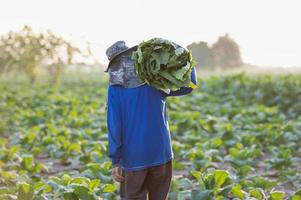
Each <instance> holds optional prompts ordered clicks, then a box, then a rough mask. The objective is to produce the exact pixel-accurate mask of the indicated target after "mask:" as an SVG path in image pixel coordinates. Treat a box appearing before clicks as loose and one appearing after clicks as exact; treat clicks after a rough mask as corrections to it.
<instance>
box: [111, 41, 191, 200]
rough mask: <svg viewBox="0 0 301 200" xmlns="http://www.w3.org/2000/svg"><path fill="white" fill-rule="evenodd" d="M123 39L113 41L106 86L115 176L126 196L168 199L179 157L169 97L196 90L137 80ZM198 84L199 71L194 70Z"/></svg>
mask: <svg viewBox="0 0 301 200" xmlns="http://www.w3.org/2000/svg"><path fill="white" fill-rule="evenodd" d="M136 49H137V46H133V47H131V48H128V47H127V46H126V44H125V42H124V41H118V42H116V43H114V44H113V45H112V46H110V47H109V48H108V49H107V51H106V54H107V56H108V59H109V64H108V68H107V70H106V72H109V86H108V89H107V92H108V94H107V127H108V142H109V145H108V146H109V147H108V152H109V158H110V159H111V161H112V165H113V169H112V175H113V178H114V180H116V181H118V182H120V196H121V199H139V200H140V199H141V200H145V199H146V198H147V195H148V198H149V199H150V200H164V199H166V198H167V194H168V191H169V187H170V182H171V177H172V159H173V157H174V155H173V151H172V147H171V140H170V131H169V126H168V116H167V113H166V97H168V96H181V95H185V94H188V93H190V92H191V91H192V90H193V89H192V88H189V87H181V88H180V89H179V90H177V91H172V92H171V93H170V94H166V93H164V92H163V91H161V90H158V89H156V88H154V87H152V86H149V85H147V84H146V83H143V82H141V81H139V80H138V79H137V76H136V73H135V71H134V64H133V61H132V59H131V54H132V52H133V51H134V50H136ZM191 79H192V82H194V83H195V84H197V77H196V70H195V68H193V70H192V73H191Z"/></svg>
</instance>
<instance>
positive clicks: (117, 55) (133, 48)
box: [105, 45, 138, 72]
mask: <svg viewBox="0 0 301 200" xmlns="http://www.w3.org/2000/svg"><path fill="white" fill-rule="evenodd" d="M137 47H138V45H135V46H132V47H131V48H128V49H125V50H123V51H121V52H119V53H118V54H116V55H115V56H114V57H113V58H112V59H111V60H110V62H109V64H108V67H107V69H106V70H105V72H108V71H109V68H110V65H111V63H112V62H113V61H114V60H115V59H116V58H117V57H119V56H120V55H121V54H123V53H125V52H128V51H131V50H136V49H137Z"/></svg>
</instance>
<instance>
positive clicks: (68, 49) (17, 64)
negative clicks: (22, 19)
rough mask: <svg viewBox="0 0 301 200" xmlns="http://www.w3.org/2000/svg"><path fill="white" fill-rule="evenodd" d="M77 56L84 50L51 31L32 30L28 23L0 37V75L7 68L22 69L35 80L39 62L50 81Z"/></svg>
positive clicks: (12, 69)
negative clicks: (20, 28) (37, 31)
mask: <svg viewBox="0 0 301 200" xmlns="http://www.w3.org/2000/svg"><path fill="white" fill-rule="evenodd" d="M76 56H77V57H78V56H84V54H83V52H82V51H81V50H80V49H79V48H77V47H75V46H74V45H73V44H72V43H70V42H68V41H66V40H64V39H63V38H61V37H59V36H57V35H55V34H54V33H52V32H51V31H47V32H46V33H39V34H35V33H34V32H33V31H32V28H31V27H29V26H25V27H24V28H23V29H22V30H21V31H17V32H13V31H11V32H9V33H8V34H6V35H3V36H1V37H0V75H1V74H2V73H6V72H10V71H16V72H25V73H26V75H27V76H28V77H29V79H30V81H31V82H34V81H35V80H36V78H37V71H38V66H44V67H45V68H47V69H48V71H49V74H50V76H51V77H52V79H53V81H57V80H58V79H59V77H60V75H61V73H62V72H63V70H64V69H65V67H66V66H68V65H70V64H73V63H74V62H75V57H76Z"/></svg>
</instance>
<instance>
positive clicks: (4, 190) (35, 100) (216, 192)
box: [0, 74, 301, 200]
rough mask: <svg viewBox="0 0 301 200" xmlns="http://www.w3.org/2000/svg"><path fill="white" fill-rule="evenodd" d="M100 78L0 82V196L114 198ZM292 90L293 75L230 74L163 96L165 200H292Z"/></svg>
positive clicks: (299, 134) (296, 89) (296, 155)
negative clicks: (168, 178) (167, 164)
mask: <svg viewBox="0 0 301 200" xmlns="http://www.w3.org/2000/svg"><path fill="white" fill-rule="evenodd" d="M106 84H107V83H103V82H100V81H98V80H97V81H95V80H93V79H91V80H89V81H87V82H79V81H75V82H67V81H66V82H63V84H62V85H61V86H60V87H56V86H49V85H46V84H44V83H41V84H36V85H29V84H25V83H24V84H14V83H13V82H8V83H4V82H1V83H0V88H1V93H0V106H1V107H3V108H5V112H0V118H1V120H3V121H4V123H3V125H2V128H1V129H0V199H1V200H2V199H4V200H9V199H18V198H19V199H20V198H21V199H35V200H40V199H99V198H102V199H116V196H117V194H118V184H115V183H114V182H113V180H112V177H111V162H110V161H109V160H108V157H107V144H108V143H107V135H106V134H107V128H106V110H105V102H106V86H107V85H106ZM300 88H301V77H300V76H299V75H287V76H277V77H272V76H267V75H265V76H261V77H257V78H254V77H249V76H246V75H245V74H238V75H232V76H221V77H211V78H208V79H200V87H199V88H197V89H196V91H194V92H193V93H192V94H190V95H189V96H186V97H182V98H179V97H171V98H169V99H168V100H167V107H168V108H167V109H168V114H169V126H170V132H171V138H172V140H173V151H174V153H175V159H174V165H173V166H174V167H175V168H174V172H175V176H174V177H173V180H172V185H171V189H170V199H172V200H178V199H193V200H200V199H209V200H212V199H248V200H252V199H253V200H255V199H257V200H271V199H290V200H299V199H300V198H301V192H300V185H301V181H300V180H301V177H300V174H301V173H300V164H299V161H300V157H301V144H300V141H301V131H300V130H301V123H300V122H301V118H300V116H301V110H300V109H299V108H300V107H301V90H300ZM3 110H4V109H3Z"/></svg>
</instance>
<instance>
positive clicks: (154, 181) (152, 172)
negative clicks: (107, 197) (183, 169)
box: [120, 160, 172, 200]
mask: <svg viewBox="0 0 301 200" xmlns="http://www.w3.org/2000/svg"><path fill="white" fill-rule="evenodd" d="M122 175H123V176H124V177H125V180H124V181H123V182H122V183H121V184H120V197H121V199H123V200H128V199H136V200H146V199H147V196H148V199H149V200H165V199H167V195H168V191H169V186H170V182H171V177H172V160H171V161H169V162H167V163H165V164H163V165H157V166H153V167H149V168H147V169H143V170H139V171H134V172H126V171H122Z"/></svg>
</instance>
